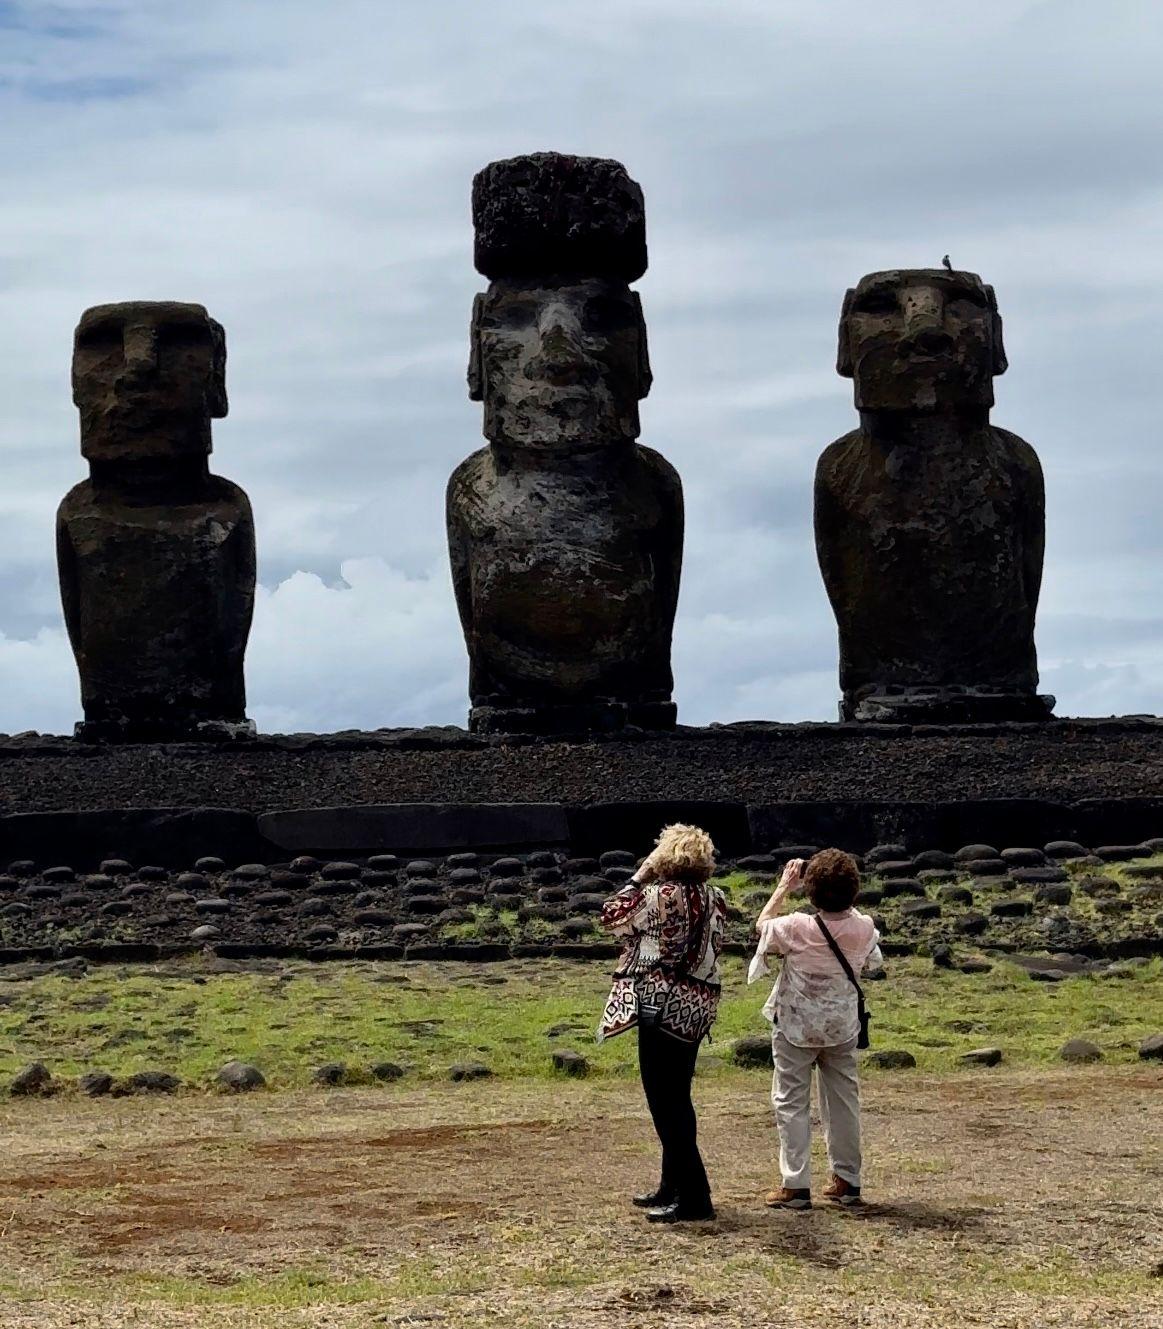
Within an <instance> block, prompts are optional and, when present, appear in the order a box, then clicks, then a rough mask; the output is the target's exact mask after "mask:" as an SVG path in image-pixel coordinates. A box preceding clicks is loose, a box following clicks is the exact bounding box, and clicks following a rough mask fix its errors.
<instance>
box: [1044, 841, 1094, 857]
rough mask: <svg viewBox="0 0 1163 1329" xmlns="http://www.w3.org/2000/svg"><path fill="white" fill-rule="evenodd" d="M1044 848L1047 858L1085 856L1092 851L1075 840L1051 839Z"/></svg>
mask: <svg viewBox="0 0 1163 1329" xmlns="http://www.w3.org/2000/svg"><path fill="white" fill-rule="evenodd" d="M1042 848H1043V850H1044V852H1045V854H1046V857H1047V858H1085V857H1086V856H1087V854H1088V853H1089V852H1090V851H1089V850H1088V849H1087V848H1085V846H1083V845H1080V844H1078V842H1077V841H1075V840H1050V841H1048V842H1047V843H1046V844H1045V845H1043V846H1042Z"/></svg>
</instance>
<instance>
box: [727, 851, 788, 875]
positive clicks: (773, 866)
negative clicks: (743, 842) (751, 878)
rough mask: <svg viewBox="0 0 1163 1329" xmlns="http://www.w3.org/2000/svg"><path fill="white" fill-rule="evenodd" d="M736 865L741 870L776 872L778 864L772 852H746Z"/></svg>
mask: <svg viewBox="0 0 1163 1329" xmlns="http://www.w3.org/2000/svg"><path fill="white" fill-rule="evenodd" d="M735 867H736V868H737V869H738V871H740V872H775V871H776V870H777V868H778V864H777V862H776V860H775V858H774V857H773V856H772V855H771V854H745V855H744V856H743V857H742V858H740V859H739V860H738V861H737V862H736V863H735Z"/></svg>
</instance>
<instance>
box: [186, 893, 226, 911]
mask: <svg viewBox="0 0 1163 1329" xmlns="http://www.w3.org/2000/svg"><path fill="white" fill-rule="evenodd" d="M194 908H195V909H196V910H197V911H198V913H200V914H228V913H229V912H230V901H229V900H224V899H222V898H221V897H220V896H210V897H209V898H207V899H204V900H195V901H194Z"/></svg>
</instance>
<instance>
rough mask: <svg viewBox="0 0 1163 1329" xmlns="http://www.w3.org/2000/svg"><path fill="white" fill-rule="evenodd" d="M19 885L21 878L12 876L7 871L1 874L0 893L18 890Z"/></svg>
mask: <svg viewBox="0 0 1163 1329" xmlns="http://www.w3.org/2000/svg"><path fill="white" fill-rule="evenodd" d="M19 885H20V880H19V878H17V877H10V876H8V875H7V874H6V873H5V874H0V895H5V894H7V893H8V892H9V891H14V890H16V889H17V888H18V887H19Z"/></svg>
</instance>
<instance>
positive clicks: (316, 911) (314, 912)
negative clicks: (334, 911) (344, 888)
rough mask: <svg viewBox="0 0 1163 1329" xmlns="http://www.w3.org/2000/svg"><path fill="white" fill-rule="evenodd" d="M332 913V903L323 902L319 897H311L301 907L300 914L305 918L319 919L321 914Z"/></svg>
mask: <svg viewBox="0 0 1163 1329" xmlns="http://www.w3.org/2000/svg"><path fill="white" fill-rule="evenodd" d="M330 912H331V903H330V901H328V900H321V899H320V898H319V897H318V896H317V895H309V896H307V898H306V899H305V900H304V901H303V903H302V904H301V905H300V906H299V913H300V914H301V915H302V916H303V917H304V918H317V917H318V916H319V915H320V914H329V913H330Z"/></svg>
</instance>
